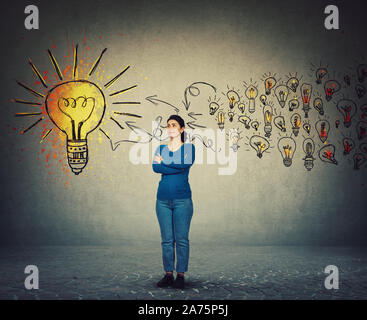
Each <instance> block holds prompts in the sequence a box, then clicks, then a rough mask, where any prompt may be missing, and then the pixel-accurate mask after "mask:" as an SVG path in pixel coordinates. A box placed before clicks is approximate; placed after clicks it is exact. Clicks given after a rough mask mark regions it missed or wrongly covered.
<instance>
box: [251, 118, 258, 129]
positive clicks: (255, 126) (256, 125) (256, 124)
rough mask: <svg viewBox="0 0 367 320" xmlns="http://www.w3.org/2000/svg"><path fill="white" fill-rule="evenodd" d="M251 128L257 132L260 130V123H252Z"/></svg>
mask: <svg viewBox="0 0 367 320" xmlns="http://www.w3.org/2000/svg"><path fill="white" fill-rule="evenodd" d="M251 127H252V128H254V129H255V130H256V131H257V129H259V122H258V121H257V120H255V121H252V122H251Z"/></svg>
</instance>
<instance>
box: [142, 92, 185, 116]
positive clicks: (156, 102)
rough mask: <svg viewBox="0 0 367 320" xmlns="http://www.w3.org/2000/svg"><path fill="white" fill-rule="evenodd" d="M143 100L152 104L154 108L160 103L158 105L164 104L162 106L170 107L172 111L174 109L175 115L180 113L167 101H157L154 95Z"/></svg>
mask: <svg viewBox="0 0 367 320" xmlns="http://www.w3.org/2000/svg"><path fill="white" fill-rule="evenodd" d="M145 99H146V100H148V101H149V102H151V103H153V104H154V105H155V106H157V105H158V104H159V102H160V103H164V104H167V105H169V106H170V107H172V108H173V109H175V111H176V112H177V113H178V112H179V111H180V109H178V108H177V107H175V106H174V105H173V104H171V103H169V102H167V101H164V100H161V99H158V98H157V95H156V94H155V95H154V96H149V97H146V98H145Z"/></svg>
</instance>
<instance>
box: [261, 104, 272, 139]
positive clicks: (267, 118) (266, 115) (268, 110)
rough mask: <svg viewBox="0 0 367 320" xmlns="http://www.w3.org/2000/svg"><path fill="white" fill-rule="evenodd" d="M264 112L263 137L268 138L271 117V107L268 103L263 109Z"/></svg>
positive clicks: (270, 128) (270, 129)
mask: <svg viewBox="0 0 367 320" xmlns="http://www.w3.org/2000/svg"><path fill="white" fill-rule="evenodd" d="M263 114H264V123H265V126H264V131H265V137H267V138H269V137H270V135H271V131H272V126H271V121H272V119H273V108H272V107H271V106H270V105H266V106H265V107H264V110H263Z"/></svg>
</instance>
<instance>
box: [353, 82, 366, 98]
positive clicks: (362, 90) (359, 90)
mask: <svg viewBox="0 0 367 320" xmlns="http://www.w3.org/2000/svg"><path fill="white" fill-rule="evenodd" d="M355 90H356V93H357V97H358V98H359V99H361V98H362V97H363V96H364V95H365V94H366V88H365V87H364V86H362V85H361V84H356V86H355Z"/></svg>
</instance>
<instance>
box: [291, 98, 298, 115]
mask: <svg viewBox="0 0 367 320" xmlns="http://www.w3.org/2000/svg"><path fill="white" fill-rule="evenodd" d="M288 107H289V111H291V112H292V111H293V110H295V109H298V107H299V101H298V99H297V97H294V98H292V99H290V100H289V102H288Z"/></svg>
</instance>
